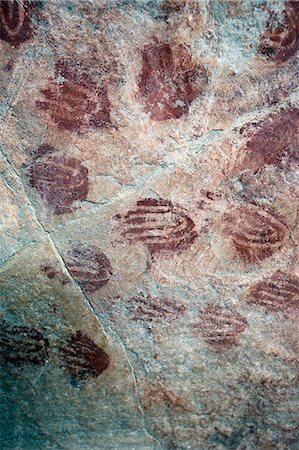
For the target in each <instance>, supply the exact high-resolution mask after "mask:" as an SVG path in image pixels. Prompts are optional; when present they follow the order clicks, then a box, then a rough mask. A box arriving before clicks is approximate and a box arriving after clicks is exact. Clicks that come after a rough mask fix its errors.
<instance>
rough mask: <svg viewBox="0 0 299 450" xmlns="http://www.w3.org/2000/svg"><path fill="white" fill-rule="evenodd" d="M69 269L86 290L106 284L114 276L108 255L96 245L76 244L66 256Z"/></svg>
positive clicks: (92, 290)
mask: <svg viewBox="0 0 299 450" xmlns="http://www.w3.org/2000/svg"><path fill="white" fill-rule="evenodd" d="M65 263H66V265H67V268H68V270H69V271H70V273H71V274H72V275H73V277H74V278H75V279H76V281H77V282H78V284H79V285H80V286H81V288H82V289H84V290H85V291H86V292H94V291H96V290H98V289H100V288H101V287H103V286H105V285H106V284H107V283H108V281H109V279H110V278H111V276H112V273H113V272H112V267H111V263H110V261H109V259H108V258H107V256H106V255H105V254H104V253H103V252H101V251H100V249H98V248H97V247H95V246H86V245H83V244H76V245H74V246H73V247H72V248H71V249H69V251H68V252H67V255H66V257H65Z"/></svg>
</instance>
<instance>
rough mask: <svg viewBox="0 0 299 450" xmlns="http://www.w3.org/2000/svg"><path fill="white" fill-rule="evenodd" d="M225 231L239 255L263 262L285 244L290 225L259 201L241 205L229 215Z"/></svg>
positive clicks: (246, 260) (254, 261) (251, 260)
mask: <svg viewBox="0 0 299 450" xmlns="http://www.w3.org/2000/svg"><path fill="white" fill-rule="evenodd" d="M225 222H226V226H225V231H226V233H227V234H228V235H229V236H230V238H231V241H232V243H233V246H234V250H235V252H236V255H237V256H238V257H239V258H240V259H241V260H243V261H244V262H246V263H259V262H261V261H263V260H265V259H266V258H269V257H270V256H272V255H273V254H274V253H275V252H277V251H278V250H279V249H280V248H281V247H282V246H283V245H284V241H285V238H286V236H287V232H288V227H287V225H286V224H285V223H284V220H283V218H282V217H281V215H280V214H279V213H278V212H277V211H275V210H274V209H273V208H271V207H267V206H265V205H261V204H260V205H259V204H253V203H252V204H248V205H242V206H237V207H235V208H233V209H232V211H231V212H229V213H228V214H227V215H226V217H225Z"/></svg>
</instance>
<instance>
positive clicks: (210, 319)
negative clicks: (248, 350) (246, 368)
mask: <svg viewBox="0 0 299 450" xmlns="http://www.w3.org/2000/svg"><path fill="white" fill-rule="evenodd" d="M247 327H248V323H247V320H246V319H245V317H243V316H241V314H239V313H238V312H237V311H231V310H229V309H226V308H223V307H222V306H219V305H209V306H207V307H206V308H205V309H204V310H203V311H202V313H201V315H200V320H199V322H198V323H196V324H194V325H193V326H192V328H193V329H194V331H195V333H196V334H200V335H201V336H202V337H203V338H204V340H205V341H206V342H207V343H208V344H209V345H211V346H212V347H213V348H214V349H215V350H218V351H224V350H227V349H230V348H231V347H232V346H233V345H236V344H239V342H240V339H241V337H242V334H243V333H244V331H245V330H246V328H247Z"/></svg>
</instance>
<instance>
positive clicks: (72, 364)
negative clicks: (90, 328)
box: [58, 331, 110, 380]
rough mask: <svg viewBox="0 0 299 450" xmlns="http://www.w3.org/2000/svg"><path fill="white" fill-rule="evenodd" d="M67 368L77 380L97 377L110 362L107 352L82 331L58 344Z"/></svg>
mask: <svg viewBox="0 0 299 450" xmlns="http://www.w3.org/2000/svg"><path fill="white" fill-rule="evenodd" d="M58 352H59V356H60V358H61V360H62V362H63V365H64V367H65V370H66V371H67V372H68V373H69V374H70V375H71V377H72V378H73V379H75V380H85V379H89V378H96V377H98V376H99V375H101V373H103V372H104V371H105V370H106V369H107V368H108V367H109V363H110V358H109V356H108V355H107V353H106V352H105V351H104V350H103V349H101V348H100V347H99V346H98V345H97V344H96V343H95V342H93V341H92V340H91V339H90V338H89V337H88V336H86V335H85V334H83V333H82V332H81V331H77V332H76V333H75V334H73V335H71V336H70V337H69V338H68V339H67V340H66V341H65V342H63V343H60V345H59V346H58Z"/></svg>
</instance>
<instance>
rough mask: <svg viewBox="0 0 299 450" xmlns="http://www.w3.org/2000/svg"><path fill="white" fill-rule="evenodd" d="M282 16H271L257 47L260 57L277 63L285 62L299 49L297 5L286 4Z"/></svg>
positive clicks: (291, 2) (290, 2) (296, 3)
mask: <svg viewBox="0 0 299 450" xmlns="http://www.w3.org/2000/svg"><path fill="white" fill-rule="evenodd" d="M283 16H284V18H283V19H280V18H279V17H278V16H277V15H276V14H272V16H271V17H270V20H269V22H268V24H267V28H266V30H265V32H264V34H263V35H262V36H261V43H260V46H259V53H260V54H261V55H263V56H265V57H266V58H268V59H270V60H272V61H274V62H277V63H283V62H285V61H287V60H288V59H289V58H291V57H292V56H294V55H295V54H296V52H297V50H298V48H299V20H298V17H299V3H298V2H297V1H289V2H286V8H285V10H284V12H283Z"/></svg>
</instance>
